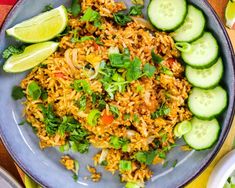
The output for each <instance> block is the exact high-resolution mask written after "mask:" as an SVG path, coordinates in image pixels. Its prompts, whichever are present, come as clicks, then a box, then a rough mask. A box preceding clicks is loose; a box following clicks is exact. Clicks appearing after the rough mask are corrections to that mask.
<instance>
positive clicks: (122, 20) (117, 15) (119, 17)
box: [113, 12, 132, 26]
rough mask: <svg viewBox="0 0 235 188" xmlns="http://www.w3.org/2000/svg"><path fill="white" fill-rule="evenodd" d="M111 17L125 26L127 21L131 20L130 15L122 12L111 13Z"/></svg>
mask: <svg viewBox="0 0 235 188" xmlns="http://www.w3.org/2000/svg"><path fill="white" fill-rule="evenodd" d="M113 18H114V21H115V22H116V23H117V24H118V25H121V26H125V25H126V24H127V23H129V22H131V21H132V19H131V17H130V16H129V15H126V14H125V13H123V12H118V13H115V14H113Z"/></svg>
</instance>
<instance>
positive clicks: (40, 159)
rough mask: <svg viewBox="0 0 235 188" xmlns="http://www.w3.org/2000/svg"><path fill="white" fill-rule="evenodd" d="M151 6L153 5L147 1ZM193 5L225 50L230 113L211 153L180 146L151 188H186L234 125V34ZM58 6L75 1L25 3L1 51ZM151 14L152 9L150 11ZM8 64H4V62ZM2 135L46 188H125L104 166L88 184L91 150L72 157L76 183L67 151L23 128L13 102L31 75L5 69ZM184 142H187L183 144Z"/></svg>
mask: <svg viewBox="0 0 235 188" xmlns="http://www.w3.org/2000/svg"><path fill="white" fill-rule="evenodd" d="M128 2H130V1H128ZM145 2H146V5H147V3H148V2H149V1H148V0H146V1H145ZM190 2H191V3H193V4H195V5H196V6H198V7H200V9H202V10H203V11H204V13H205V15H206V17H207V29H208V30H210V31H212V32H213V33H214V35H215V36H216V38H217V40H218V42H219V46H220V49H221V56H222V58H223V62H224V65H225V72H224V73H225V74H224V78H223V81H222V85H223V86H224V87H225V88H226V90H227V91H228V93H229V104H228V109H227V110H226V111H225V112H224V114H223V115H222V116H221V118H220V119H219V121H220V124H221V134H220V137H219V140H218V142H217V144H216V145H215V146H214V147H213V148H212V149H209V150H206V151H200V152H196V151H190V152H182V151H180V150H179V147H176V148H175V149H174V150H173V151H171V152H170V153H169V155H168V160H169V161H170V163H173V161H174V160H175V159H177V160H178V164H177V166H176V167H175V168H174V169H173V168H171V167H170V166H171V165H169V167H168V168H162V166H161V165H157V166H153V167H152V170H153V171H154V176H153V177H152V179H151V180H150V181H149V182H147V186H146V187H148V188H155V187H159V188H162V187H164V188H176V187H181V186H183V185H185V184H187V183H188V182H189V181H191V180H192V179H193V178H195V177H196V176H197V175H198V174H200V173H201V172H202V171H203V169H205V167H206V166H208V164H209V163H210V162H211V160H212V159H213V158H214V157H215V155H216V154H217V152H218V150H219V149H220V148H221V146H222V144H223V142H224V140H225V138H226V136H227V134H228V132H229V129H230V126H231V122H232V119H233V113H234V108H233V106H234V91H235V88H234V85H235V82H234V54H233V50H232V46H231V43H230V41H229V38H228V35H227V33H226V31H225V29H224V27H223V26H222V24H221V23H220V21H219V20H218V17H217V16H216V14H215V12H214V11H213V10H212V8H211V7H210V6H209V4H208V3H207V1H205V0H190ZM50 3H51V4H52V5H53V6H54V7H57V6H59V5H61V4H65V5H69V3H70V0H40V1H39V0H20V1H19V2H18V3H17V5H16V6H15V7H14V8H13V9H12V11H11V13H10V14H9V15H8V17H7V19H6V21H5V24H4V25H3V27H2V30H1V33H0V41H1V42H0V52H2V51H3V50H4V49H5V48H6V47H7V46H8V45H9V44H15V43H17V42H16V41H15V40H14V39H12V38H11V37H8V36H6V35H5V30H6V29H7V28H9V27H11V26H13V25H15V24H17V23H19V22H21V21H23V20H25V19H27V18H31V17H32V16H35V15H37V14H38V13H40V12H41V11H42V10H43V8H44V7H45V5H47V4H50ZM145 11H146V10H145ZM0 61H1V63H2V64H3V60H2V59H1V60H0ZM0 71H1V72H0V94H1V96H0V105H1V108H0V134H1V137H2V139H3V142H4V144H5V146H6V147H7V149H8V151H9V152H10V153H11V155H12V157H13V158H14V159H15V161H16V162H17V163H18V165H19V166H20V167H21V168H22V169H23V170H24V171H25V172H26V173H28V174H30V175H31V177H32V178H33V179H34V180H35V181H37V182H38V183H40V184H42V185H44V186H45V187H53V188H61V187H63V188H74V187H81V188H82V187H92V188H106V187H110V188H120V187H123V184H121V183H120V181H119V177H118V175H114V176H112V175H111V174H110V173H108V172H105V171H103V170H102V168H99V169H98V171H101V172H102V175H103V178H102V181H101V182H99V183H93V182H91V181H89V180H84V177H85V176H87V175H88V172H87V170H85V166H86V165H87V164H92V160H91V158H92V156H93V155H94V154H95V153H96V152H97V150H96V149H94V148H91V149H90V153H89V154H88V155H80V154H74V153H70V154H71V156H72V157H74V158H76V159H78V160H79V162H80V164H81V168H80V172H79V180H78V181H77V182H74V180H73V179H72V175H71V173H70V172H68V171H66V170H65V169H64V167H63V166H61V165H60V164H59V159H60V157H61V155H62V154H61V153H60V152H59V151H58V150H57V149H55V148H50V149H45V150H44V151H42V150H40V149H39V146H38V142H39V140H38V138H37V137H36V136H35V134H34V133H33V132H32V130H31V128H30V127H29V126H21V127H20V126H18V125H17V124H18V123H19V122H20V121H21V120H22V105H21V103H20V102H15V101H13V100H12V98H11V90H12V87H13V86H14V85H18V84H19V82H20V80H21V79H22V78H24V76H25V75H26V73H22V74H7V73H4V72H3V71H2V69H1V70H0ZM179 144H183V141H181V142H179Z"/></svg>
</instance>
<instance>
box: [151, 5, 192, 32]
mask: <svg viewBox="0 0 235 188" xmlns="http://www.w3.org/2000/svg"><path fill="white" fill-rule="evenodd" d="M186 14H187V3H186V0H152V1H151V2H150V4H149V6H148V17H149V19H150V21H151V23H152V24H153V25H154V26H155V27H156V28H158V29H160V30H163V31H171V30H174V29H176V28H178V27H179V26H181V25H182V23H183V22H184V19H185V16H186Z"/></svg>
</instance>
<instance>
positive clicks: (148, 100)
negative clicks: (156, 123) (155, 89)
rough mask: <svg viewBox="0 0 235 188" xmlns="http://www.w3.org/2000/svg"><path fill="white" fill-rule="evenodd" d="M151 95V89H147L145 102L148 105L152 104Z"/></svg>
mask: <svg viewBox="0 0 235 188" xmlns="http://www.w3.org/2000/svg"><path fill="white" fill-rule="evenodd" d="M150 96H151V94H150V92H149V91H146V92H145V93H144V102H145V103H146V104H147V105H148V106H149V105H151V101H150Z"/></svg>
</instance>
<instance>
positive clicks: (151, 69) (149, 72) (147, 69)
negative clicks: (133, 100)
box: [143, 63, 156, 78]
mask: <svg viewBox="0 0 235 188" xmlns="http://www.w3.org/2000/svg"><path fill="white" fill-rule="evenodd" d="M143 71H144V74H145V75H146V76H147V77H149V78H150V77H152V76H153V75H154V73H155V71H156V67H155V66H153V65H151V64H149V63H147V64H145V65H144V70H143Z"/></svg>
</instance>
